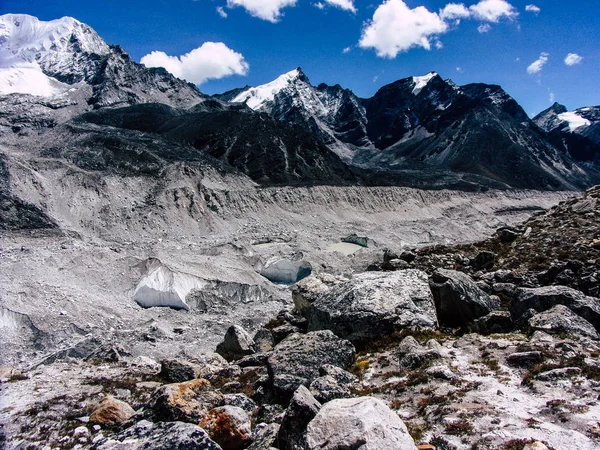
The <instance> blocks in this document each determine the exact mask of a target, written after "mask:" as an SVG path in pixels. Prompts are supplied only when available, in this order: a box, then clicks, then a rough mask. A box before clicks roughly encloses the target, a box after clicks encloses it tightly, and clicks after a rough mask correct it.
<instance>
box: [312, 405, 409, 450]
mask: <svg viewBox="0 0 600 450" xmlns="http://www.w3.org/2000/svg"><path fill="white" fill-rule="evenodd" d="M306 444H307V447H306V448H307V449H309V450H317V449H318V450H346V449H360V450H382V449H394V450H416V448H417V447H416V445H415V443H414V441H413V440H412V438H411V437H410V434H409V433H408V430H407V429H406V425H404V422H402V420H400V418H399V417H398V415H396V413H394V412H393V411H392V410H391V409H389V408H388V407H387V406H386V405H385V403H383V402H382V401H381V400H378V399H376V398H373V397H359V398H349V399H339V400H332V401H331V402H329V403H327V404H325V405H323V407H322V408H321V410H320V411H319V413H318V414H317V415H316V417H315V418H314V419H313V420H312V421H311V422H310V423H309V424H308V428H307V430H306Z"/></svg>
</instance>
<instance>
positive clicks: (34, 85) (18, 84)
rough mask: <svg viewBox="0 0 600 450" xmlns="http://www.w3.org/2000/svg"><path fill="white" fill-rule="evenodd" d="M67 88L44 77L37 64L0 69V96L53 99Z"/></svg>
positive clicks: (52, 79)
mask: <svg viewBox="0 0 600 450" xmlns="http://www.w3.org/2000/svg"><path fill="white" fill-rule="evenodd" d="M68 88H69V86H67V85H66V84H64V83H61V82H59V81H57V80H55V79H54V78H50V77H49V76H47V75H45V74H44V73H43V72H42V71H41V69H40V68H39V66H37V64H30V65H29V66H24V67H10V68H0V95H8V94H30V95H36V96H40V97H53V96H55V95H58V94H61V93H63V92H65V91H66V90H68Z"/></svg>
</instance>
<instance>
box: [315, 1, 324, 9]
mask: <svg viewBox="0 0 600 450" xmlns="http://www.w3.org/2000/svg"><path fill="white" fill-rule="evenodd" d="M313 6H314V7H315V8H317V9H325V3H321V2H318V3H313Z"/></svg>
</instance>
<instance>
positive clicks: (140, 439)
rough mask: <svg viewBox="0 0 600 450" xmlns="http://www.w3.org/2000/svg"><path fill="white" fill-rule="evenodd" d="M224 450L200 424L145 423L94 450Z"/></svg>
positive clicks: (139, 423)
mask: <svg viewBox="0 0 600 450" xmlns="http://www.w3.org/2000/svg"><path fill="white" fill-rule="evenodd" d="M198 448H201V449H203V450H222V449H221V447H220V446H219V445H218V444H216V443H215V442H214V441H213V440H211V439H210V438H209V437H208V434H207V433H206V431H204V430H203V429H202V428H200V427H199V426H198V425H194V424H191V423H184V422H158V423H152V422H148V421H146V420H142V421H141V422H138V423H136V424H135V425H133V426H132V427H129V428H127V429H126V430H124V431H121V432H120V433H117V434H116V435H113V436H111V437H110V438H104V439H101V440H100V441H98V442H97V443H96V444H95V445H94V446H93V449H94V450H192V449H198Z"/></svg>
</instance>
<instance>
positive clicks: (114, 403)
mask: <svg viewBox="0 0 600 450" xmlns="http://www.w3.org/2000/svg"><path fill="white" fill-rule="evenodd" d="M134 414H135V410H134V409H133V408H132V407H131V406H129V404H128V403H125V402H124V401H122V400H118V399H116V398H114V397H111V396H108V397H106V398H104V399H103V400H102V401H101V402H100V403H99V404H98V406H96V408H94V411H93V412H92V414H90V423H93V424H98V425H109V426H110V425H118V424H122V423H125V422H127V421H128V420H129V419H130V418H131V417H132V416H133V415H134Z"/></svg>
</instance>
